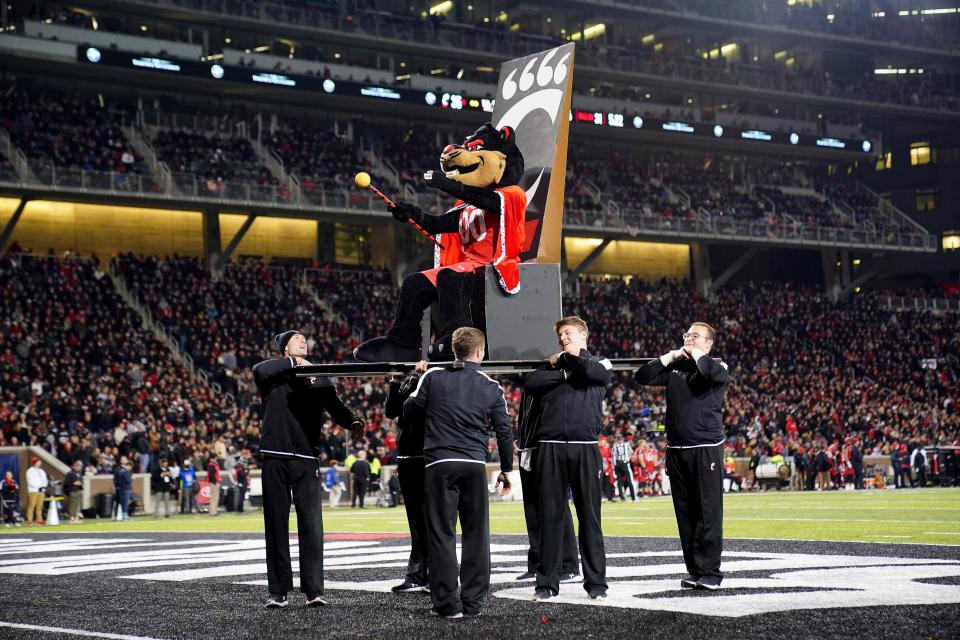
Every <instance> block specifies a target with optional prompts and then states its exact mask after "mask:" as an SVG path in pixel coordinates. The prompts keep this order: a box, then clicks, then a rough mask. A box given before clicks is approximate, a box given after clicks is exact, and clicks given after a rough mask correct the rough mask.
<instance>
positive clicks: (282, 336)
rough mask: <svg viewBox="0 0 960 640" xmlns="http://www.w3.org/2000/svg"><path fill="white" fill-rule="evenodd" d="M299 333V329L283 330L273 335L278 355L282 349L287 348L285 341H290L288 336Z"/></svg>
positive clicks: (281, 353)
mask: <svg viewBox="0 0 960 640" xmlns="http://www.w3.org/2000/svg"><path fill="white" fill-rule="evenodd" d="M298 334H300V332H299V331H292V330H291V331H284V332H283V333H278V334H277V335H276V336H274V338H273V341H274V342H275V343H276V345H277V352H278V353H279V354H280V355H283V352H284V350H285V349H286V348H287V343H288V342H290V338H292V337H293V336H295V335H298Z"/></svg>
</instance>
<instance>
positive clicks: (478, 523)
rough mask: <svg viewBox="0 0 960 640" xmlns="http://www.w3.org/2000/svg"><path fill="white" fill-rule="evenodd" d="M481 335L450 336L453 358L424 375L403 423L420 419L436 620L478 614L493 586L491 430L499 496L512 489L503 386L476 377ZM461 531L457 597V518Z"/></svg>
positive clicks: (510, 442) (458, 332)
mask: <svg viewBox="0 0 960 640" xmlns="http://www.w3.org/2000/svg"><path fill="white" fill-rule="evenodd" d="M484 342H485V338H484V335H483V332H482V331H480V330H478V329H474V328H472V327H462V328H460V329H457V330H456V331H454V333H453V353H454V355H455V356H456V358H457V360H456V361H455V362H454V363H453V364H451V365H449V366H447V367H444V368H440V367H437V368H433V369H428V370H427V371H426V372H425V373H424V374H423V375H422V376H420V380H419V382H418V383H417V388H416V389H414V391H413V393H411V394H410V397H409V398H407V400H406V401H405V402H404V405H403V413H404V416H405V418H406V419H409V420H418V419H421V417H423V418H424V419H425V424H424V439H423V440H424V441H423V456H424V462H425V468H426V473H425V493H424V503H425V506H426V514H427V540H428V542H427V563H428V566H429V569H430V597H431V599H432V600H433V610H432V611H431V613H432V614H433V615H437V616H441V617H444V618H460V617H463V616H476V615H479V614H480V609H481V607H482V606H483V602H484V599H485V598H486V594H487V590H488V589H489V588H490V519H489V516H488V511H489V507H488V504H487V474H486V458H487V441H488V435H487V433H488V429H489V427H490V426H492V427H493V430H494V431H495V432H496V436H497V447H498V449H499V451H500V469H501V471H500V475H499V476H498V477H497V486H500V485H503V490H502V492H501V495H506V494H507V493H509V491H510V479H509V478H508V477H507V474H508V473H509V472H510V471H511V470H512V468H513V428H512V426H511V425H510V421H509V418H508V417H507V404H506V401H505V399H504V396H503V389H502V388H501V387H500V385H499V384H498V383H497V382H496V381H494V380H492V379H490V378H489V377H488V376H487V375H486V374H484V373H483V372H481V371H480V362H481V361H482V360H483V356H484ZM458 515H459V516H460V527H461V529H462V531H463V536H462V538H463V543H462V544H463V553H462V554H461V558H462V560H461V567H460V572H459V573H460V585H461V590H460V594H459V596H458V595H457V547H456V542H457V529H456V525H457V516H458Z"/></svg>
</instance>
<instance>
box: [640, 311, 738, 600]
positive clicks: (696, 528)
mask: <svg viewBox="0 0 960 640" xmlns="http://www.w3.org/2000/svg"><path fill="white" fill-rule="evenodd" d="M715 335H716V334H715V332H714V330H713V327H711V326H710V325H708V324H705V323H702V322H695V323H693V324H692V325H691V326H690V329H689V330H688V331H687V332H686V333H684V334H683V341H684V344H683V348H682V349H676V350H674V351H670V352H669V353H665V354H664V355H662V356H660V357H659V358H654V359H653V360H651V361H650V362H648V363H647V364H645V365H644V366H642V367H640V369H639V370H637V373H636V374H635V376H634V378H635V379H636V381H637V382H638V383H640V384H642V385H655V386H665V387H666V388H667V416H666V427H667V464H666V467H667V475H669V476H670V493H671V494H672V495H673V509H674V511H675V512H676V516H677V527H678V528H679V529H680V546H681V548H682V549H683V560H684V562H685V563H686V565H687V571H688V572H689V573H690V575H689V576H687V577H686V578H684V579H683V580H681V581H680V586H682V587H684V588H687V589H692V588H698V589H717V588H719V587H720V583H721V581H722V580H723V574H722V573H721V572H720V553H721V550H722V548H723V443H724V435H723V409H722V407H723V392H724V387H725V385H726V383H727V365H726V364H725V363H724V362H723V361H722V360H715V359H713V358H711V357H709V356H708V355H707V354H709V353H710V350H711V349H712V348H713V344H714V338H715Z"/></svg>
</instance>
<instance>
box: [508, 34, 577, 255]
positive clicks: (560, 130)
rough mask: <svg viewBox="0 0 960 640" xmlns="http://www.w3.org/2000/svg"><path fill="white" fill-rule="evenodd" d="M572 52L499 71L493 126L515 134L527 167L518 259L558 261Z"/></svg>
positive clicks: (568, 47) (569, 48) (543, 55)
mask: <svg viewBox="0 0 960 640" xmlns="http://www.w3.org/2000/svg"><path fill="white" fill-rule="evenodd" d="M573 48H574V45H573V44H572V43H570V44H565V45H562V46H560V47H557V48H556V49H550V50H548V51H541V52H540V53H536V54H534V55H531V56H527V57H525V58H517V59H515V60H510V61H509V62H506V63H504V64H503V66H502V67H501V68H500V84H499V86H498V89H497V100H496V106H495V108H494V112H493V122H494V126H496V127H497V128H498V129H499V128H501V127H504V126H509V127H513V128H514V129H515V130H516V132H517V146H518V147H520V151H521V152H522V153H523V158H524V162H525V165H526V170H525V171H524V174H523V178H522V179H521V180H520V186H521V187H522V188H523V189H524V190H525V191H526V192H527V213H526V221H527V222H526V242H525V243H524V247H523V251H522V253H521V260H530V259H532V258H536V257H538V256H539V257H540V258H541V260H540V261H541V262H559V257H560V225H561V224H562V220H563V186H564V180H565V177H566V156H567V130H568V127H569V120H568V118H567V113H568V112H569V109H570V91H571V87H572V76H573Z"/></svg>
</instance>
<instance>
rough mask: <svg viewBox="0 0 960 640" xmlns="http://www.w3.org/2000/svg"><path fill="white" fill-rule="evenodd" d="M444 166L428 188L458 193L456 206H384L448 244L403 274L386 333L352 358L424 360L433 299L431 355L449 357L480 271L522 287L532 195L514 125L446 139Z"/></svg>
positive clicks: (431, 174) (513, 288) (509, 286)
mask: <svg viewBox="0 0 960 640" xmlns="http://www.w3.org/2000/svg"><path fill="white" fill-rule="evenodd" d="M440 169H441V171H427V172H425V173H424V179H425V181H426V183H427V185H428V186H430V187H433V188H435V189H439V190H440V191H444V192H445V193H448V194H449V195H451V196H453V197H454V198H456V199H457V202H456V204H455V205H454V206H453V208H452V209H450V210H448V211H447V212H446V213H442V214H440V215H434V214H430V213H427V212H425V211H423V210H422V209H420V208H419V207H418V206H417V205H415V204H412V203H409V202H404V201H402V200H400V201H398V202H396V203H395V204H394V205H391V206H389V207H388V208H387V209H388V211H389V212H390V213H391V214H392V215H393V217H394V218H395V219H396V220H397V221H398V222H402V223H405V222H407V220H413V221H414V222H416V223H417V224H418V225H420V226H421V227H423V228H424V229H425V230H426V231H427V232H429V233H432V234H434V235H436V236H437V240H438V241H439V242H440V244H441V245H443V247H444V248H443V249H442V250H441V249H440V248H439V247H438V248H436V249H435V250H434V268H433V269H430V270H428V271H421V272H419V273H413V274H410V275H408V276H407V277H406V278H404V279H403V284H401V286H400V296H399V300H398V302H397V309H396V311H395V313H394V317H393V324H392V325H391V327H390V329H388V330H387V335H386V336H383V337H378V338H373V339H372V340H368V341H366V342H364V343H363V344H361V345H360V346H359V347H357V348H356V349H355V350H354V356H355V357H356V358H357V359H358V360H362V361H364V362H414V361H417V360H420V357H421V356H420V350H421V349H420V347H421V330H420V321H421V320H422V318H423V312H424V310H425V309H426V308H427V307H429V306H430V305H431V304H433V303H434V302H437V309H438V311H437V321H438V322H437V324H438V326H437V340H436V342H435V343H434V344H433V346H431V348H430V359H431V360H452V359H453V353H452V349H451V346H450V343H451V336H452V335H453V332H454V331H455V330H456V329H459V328H460V327H466V326H473V320H472V314H471V309H470V303H471V301H472V299H473V290H474V283H475V282H476V279H477V278H483V277H484V276H483V269H484V268H485V267H486V266H487V265H493V266H494V268H495V269H496V270H497V274H498V278H499V281H500V286H501V287H502V288H503V290H504V291H505V292H506V293H508V294H514V293H517V292H518V291H519V290H520V269H519V265H520V252H521V250H522V249H523V244H524V240H525V227H524V225H525V221H524V216H525V214H526V210H527V194H526V192H525V191H524V190H523V189H522V188H521V187H519V186H518V183H519V181H520V178H521V177H522V176H523V155H522V154H521V153H520V149H519V148H518V147H517V143H516V134H515V132H514V130H513V129H512V128H511V127H503V128H502V129H496V128H495V127H494V126H493V125H492V124H489V123H487V124H485V125H483V126H482V127H480V128H479V129H477V131H476V132H475V133H474V134H473V135H471V136H469V137H468V138H467V139H466V140H464V141H463V144H462V145H448V146H447V147H446V148H445V149H444V150H443V153H442V155H441V156H440ZM478 313H483V310H482V309H480V310H478Z"/></svg>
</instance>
